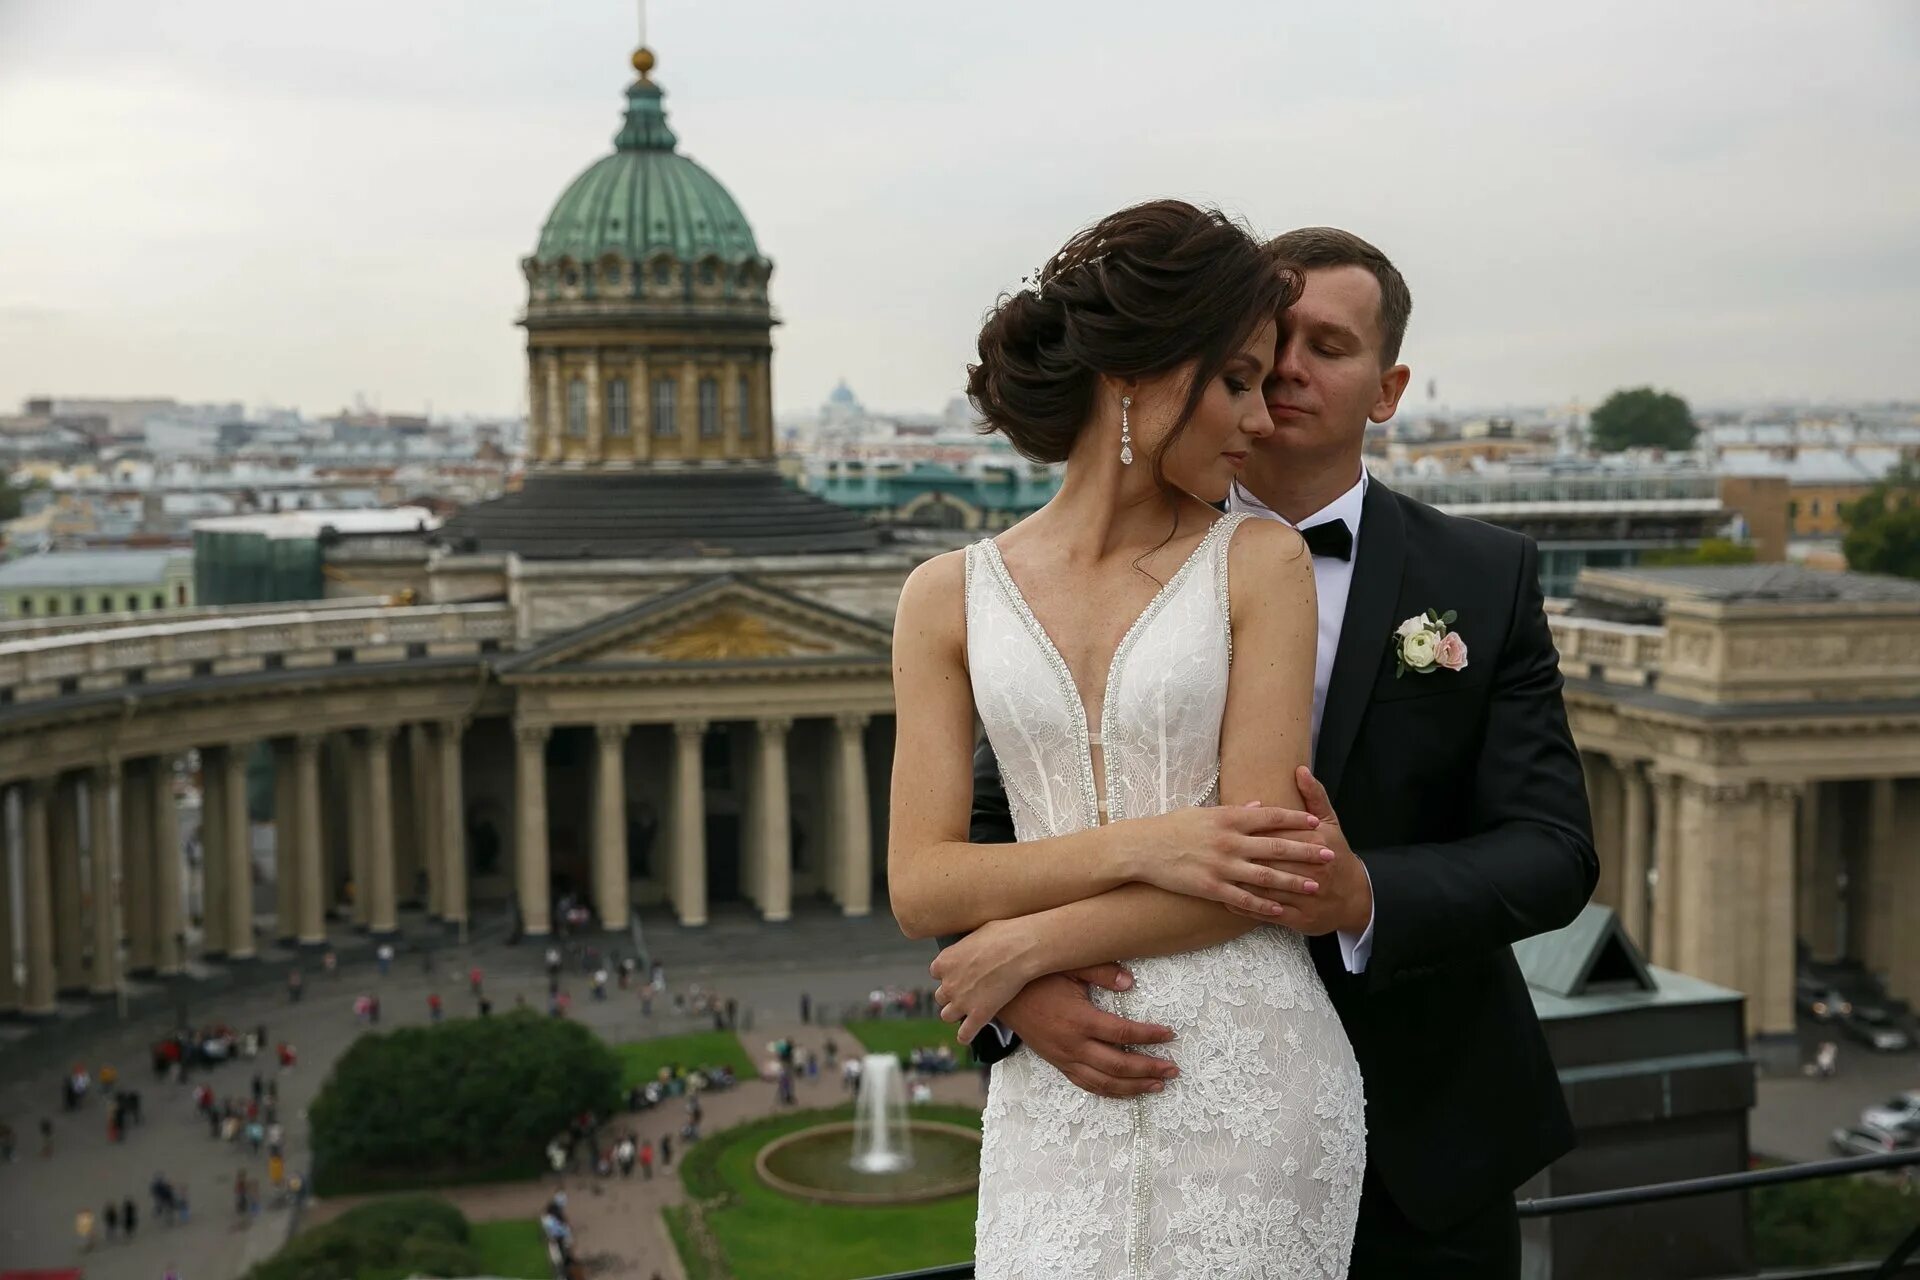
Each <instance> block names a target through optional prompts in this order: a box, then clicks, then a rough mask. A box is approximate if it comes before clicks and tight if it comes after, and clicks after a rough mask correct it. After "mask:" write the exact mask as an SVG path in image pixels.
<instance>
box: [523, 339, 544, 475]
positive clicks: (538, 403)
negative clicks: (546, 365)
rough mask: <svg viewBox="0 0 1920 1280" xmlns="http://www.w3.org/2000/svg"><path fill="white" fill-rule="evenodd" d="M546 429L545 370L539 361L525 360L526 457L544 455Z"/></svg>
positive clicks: (533, 459) (530, 458) (534, 458)
mask: <svg viewBox="0 0 1920 1280" xmlns="http://www.w3.org/2000/svg"><path fill="white" fill-rule="evenodd" d="M546 429H547V381H546V370H545V369H543V368H542V367H541V364H540V361H538V360H536V359H529V360H528V361H527V458H528V459H529V460H530V461H538V460H539V459H540V458H542V457H544V456H545V449H546V447H547V442H546Z"/></svg>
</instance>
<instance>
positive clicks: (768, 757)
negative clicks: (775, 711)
mask: <svg viewBox="0 0 1920 1280" xmlns="http://www.w3.org/2000/svg"><path fill="white" fill-rule="evenodd" d="M792 727H793V722H792V721H791V720H784V719H779V718H770V719H766V720H761V721H759V722H757V724H756V725H755V728H756V730H757V732H756V733H755V735H754V742H755V751H754V768H753V802H752V806H751V808H752V816H751V822H752V824H753V829H754V857H755V858H756V859H757V860H758V862H759V865H760V875H759V885H760V918H761V919H763V920H766V921H769V922H773V921H780V920H786V919H789V918H791V917H792V915H793V836H792V827H791V825H790V824H791V819H790V817H789V815H788V796H787V730H788V729H790V728H792Z"/></svg>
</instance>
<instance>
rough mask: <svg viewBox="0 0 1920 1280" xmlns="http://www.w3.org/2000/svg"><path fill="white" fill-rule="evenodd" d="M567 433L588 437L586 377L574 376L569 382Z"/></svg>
mask: <svg viewBox="0 0 1920 1280" xmlns="http://www.w3.org/2000/svg"><path fill="white" fill-rule="evenodd" d="M567 434H568V435H570V436H575V437H578V438H580V439H585V438H586V434H587V383H586V379H584V378H572V379H569V380H568V382H567Z"/></svg>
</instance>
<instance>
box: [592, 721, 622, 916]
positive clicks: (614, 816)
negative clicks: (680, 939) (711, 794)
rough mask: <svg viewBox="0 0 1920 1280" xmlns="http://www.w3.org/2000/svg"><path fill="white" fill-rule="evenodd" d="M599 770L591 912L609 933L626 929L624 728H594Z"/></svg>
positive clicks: (602, 726)
mask: <svg viewBox="0 0 1920 1280" xmlns="http://www.w3.org/2000/svg"><path fill="white" fill-rule="evenodd" d="M594 736H595V737H596V738H597V739H598V740H599V743H600V767H599V770H598V772H597V774H596V775H595V781H594V789H593V909H594V912H595V913H596V914H597V915H599V917H600V927H601V928H603V929H606V930H608V931H609V932H611V931H613V930H616V929H625V928H626V927H627V912H628V907H629V902H630V900H631V898H632V887H631V885H629V883H628V881H627V768H626V766H627V726H626V725H624V724H602V725H596V726H595V728H594Z"/></svg>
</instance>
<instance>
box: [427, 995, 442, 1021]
mask: <svg viewBox="0 0 1920 1280" xmlns="http://www.w3.org/2000/svg"><path fill="white" fill-rule="evenodd" d="M445 1012H446V1011H445V1010H444V1009H443V1008H442V1007H441V1005H440V993H439V992H438V991H434V992H430V993H429V994H428V996H427V1020H428V1021H430V1022H438V1021H440V1017H441V1015H442V1014H443V1013H445Z"/></svg>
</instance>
